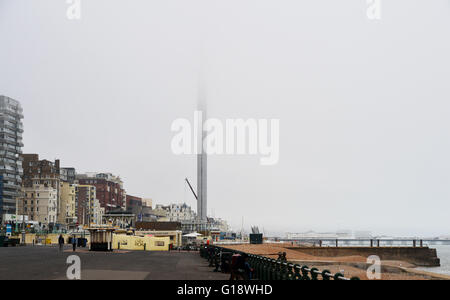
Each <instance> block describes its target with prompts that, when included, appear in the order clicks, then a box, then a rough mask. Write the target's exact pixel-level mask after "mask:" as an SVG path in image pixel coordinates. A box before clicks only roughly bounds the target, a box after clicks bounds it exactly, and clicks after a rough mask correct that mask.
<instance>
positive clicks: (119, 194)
mask: <svg viewBox="0 0 450 300" xmlns="http://www.w3.org/2000/svg"><path fill="white" fill-rule="evenodd" d="M77 181H78V184H80V185H93V186H95V188H96V193H97V199H98V200H99V202H100V206H101V207H103V208H105V212H106V213H108V212H110V211H113V210H117V209H118V208H122V209H124V208H125V205H126V193H125V190H124V188H123V182H122V180H121V179H120V177H117V176H114V175H112V174H106V173H87V174H80V175H77Z"/></svg>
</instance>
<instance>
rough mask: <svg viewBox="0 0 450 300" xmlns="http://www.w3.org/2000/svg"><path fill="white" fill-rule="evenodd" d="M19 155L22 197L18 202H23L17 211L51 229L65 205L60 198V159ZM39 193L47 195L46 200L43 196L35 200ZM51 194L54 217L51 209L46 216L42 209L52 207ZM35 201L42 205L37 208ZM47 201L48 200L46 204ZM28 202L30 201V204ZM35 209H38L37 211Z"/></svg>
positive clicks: (35, 155) (56, 222)
mask: <svg viewBox="0 0 450 300" xmlns="http://www.w3.org/2000/svg"><path fill="white" fill-rule="evenodd" d="M21 157H22V160H23V181H22V192H23V196H24V197H23V199H21V201H19V202H23V203H22V205H20V207H21V208H22V207H23V208H24V209H23V210H22V209H21V208H20V209H19V210H18V212H19V214H23V215H28V216H29V217H30V220H32V221H37V222H39V223H40V226H41V228H48V229H53V228H55V227H56V226H57V224H58V223H59V222H58V216H61V214H64V213H65V207H62V206H61V205H62V203H61V198H60V197H61V193H60V188H61V185H60V182H61V179H60V160H59V159H56V160H55V161H54V162H52V161H49V160H46V159H42V160H41V159H39V155H38V154H22V155H21ZM40 194H41V195H47V196H48V200H47V198H45V197H44V199H41V200H37V199H36V198H37V195H40ZM50 194H51V195H52V196H50ZM53 194H55V197H56V212H55V213H56V217H55V218H53V211H49V212H48V213H49V215H48V216H44V215H45V213H44V212H43V211H42V209H44V208H45V207H51V208H53V200H52V199H53ZM30 195H31V196H30ZM36 201H39V202H41V204H42V205H44V206H43V207H42V208H39V206H37V205H36ZM47 201H49V203H48V205H47ZM27 202H28V203H27ZM30 203H32V205H31V206H30ZM27 204H28V205H27ZM30 209H31V211H30ZM37 209H39V213H37Z"/></svg>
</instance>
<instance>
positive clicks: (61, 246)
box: [58, 234, 64, 251]
mask: <svg viewBox="0 0 450 300" xmlns="http://www.w3.org/2000/svg"><path fill="white" fill-rule="evenodd" d="M58 244H59V251H63V249H64V238H63V236H62V234H60V235H59V238H58Z"/></svg>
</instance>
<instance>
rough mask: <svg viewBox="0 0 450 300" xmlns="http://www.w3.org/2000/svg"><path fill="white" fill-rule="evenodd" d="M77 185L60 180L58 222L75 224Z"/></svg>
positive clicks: (69, 224)
mask: <svg viewBox="0 0 450 300" xmlns="http://www.w3.org/2000/svg"><path fill="white" fill-rule="evenodd" d="M76 191H77V185H76V184H72V183H70V182H65V181H61V182H60V201H61V203H60V205H59V207H60V212H59V215H58V223H59V224H65V225H68V226H75V225H76V223H77V220H78V218H77V214H76V206H77V192H76Z"/></svg>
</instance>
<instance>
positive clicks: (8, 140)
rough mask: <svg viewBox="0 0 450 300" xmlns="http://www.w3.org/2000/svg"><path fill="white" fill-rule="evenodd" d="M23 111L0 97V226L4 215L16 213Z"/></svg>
mask: <svg viewBox="0 0 450 300" xmlns="http://www.w3.org/2000/svg"><path fill="white" fill-rule="evenodd" d="M22 119H23V110H22V107H21V105H20V103H19V102H18V101H16V100H14V99H11V98H9V97H6V96H1V95H0V176H1V177H2V185H3V188H2V192H1V195H0V224H1V223H3V221H4V217H5V215H12V214H16V213H17V211H16V210H17V201H18V199H19V197H20V193H21V185H22V174H23V169H22V161H21V159H20V157H19V155H20V154H21V153H22V147H23V143H22V133H23V124H22Z"/></svg>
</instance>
